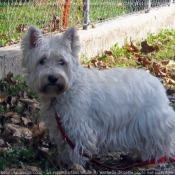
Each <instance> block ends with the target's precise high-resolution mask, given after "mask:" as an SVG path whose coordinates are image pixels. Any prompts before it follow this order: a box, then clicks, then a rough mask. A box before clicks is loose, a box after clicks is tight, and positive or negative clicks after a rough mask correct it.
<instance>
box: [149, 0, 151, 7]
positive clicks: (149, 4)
mask: <svg viewBox="0 0 175 175" xmlns="http://www.w3.org/2000/svg"><path fill="white" fill-rule="evenodd" d="M150 8H151V0H148V9H150Z"/></svg>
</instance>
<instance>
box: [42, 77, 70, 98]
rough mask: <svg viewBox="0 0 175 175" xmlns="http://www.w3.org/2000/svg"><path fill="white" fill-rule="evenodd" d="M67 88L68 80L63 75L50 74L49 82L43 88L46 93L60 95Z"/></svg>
mask: <svg viewBox="0 0 175 175" xmlns="http://www.w3.org/2000/svg"><path fill="white" fill-rule="evenodd" d="M66 90H67V83H66V80H65V79H64V78H63V77H62V76H55V75H49V76H48V77H47V84H45V85H44V86H43V88H42V90H41V91H42V92H43V93H45V94H56V95H59V94H61V93H63V92H64V91H66Z"/></svg>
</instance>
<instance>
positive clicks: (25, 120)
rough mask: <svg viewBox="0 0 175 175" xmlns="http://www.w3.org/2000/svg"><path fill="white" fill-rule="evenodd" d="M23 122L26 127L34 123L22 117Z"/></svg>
mask: <svg viewBox="0 0 175 175" xmlns="http://www.w3.org/2000/svg"><path fill="white" fill-rule="evenodd" d="M21 120H22V122H23V123H24V125H25V126H27V125H28V124H29V123H32V121H31V120H30V119H29V118H27V117H21Z"/></svg>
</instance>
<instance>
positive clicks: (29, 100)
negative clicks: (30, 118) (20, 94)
mask: <svg viewBox="0 0 175 175" xmlns="http://www.w3.org/2000/svg"><path fill="white" fill-rule="evenodd" d="M19 101H20V102H22V103H24V104H26V105H32V104H34V103H36V101H35V100H33V99H32V100H31V99H22V98H21V99H19Z"/></svg>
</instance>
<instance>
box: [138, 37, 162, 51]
mask: <svg viewBox="0 0 175 175" xmlns="http://www.w3.org/2000/svg"><path fill="white" fill-rule="evenodd" d="M141 47H142V48H141V49H140V52H142V53H144V54H148V53H151V52H153V51H156V52H157V51H158V50H159V47H158V46H157V45H155V46H149V45H148V43H147V41H146V40H145V41H143V42H141Z"/></svg>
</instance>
